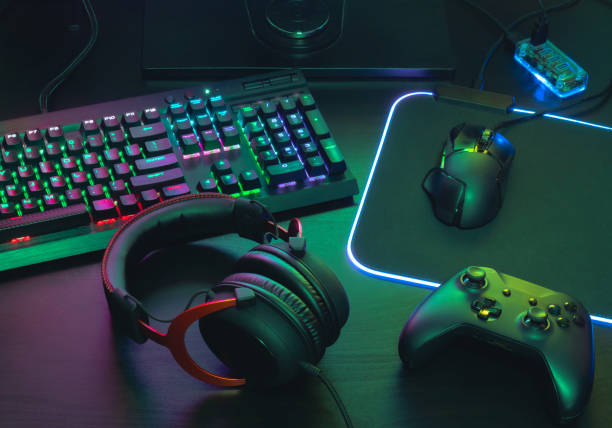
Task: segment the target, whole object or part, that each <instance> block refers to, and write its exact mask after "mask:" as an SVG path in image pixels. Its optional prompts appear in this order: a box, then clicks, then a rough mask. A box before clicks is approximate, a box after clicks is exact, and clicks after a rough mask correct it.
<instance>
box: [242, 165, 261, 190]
mask: <svg viewBox="0 0 612 428" xmlns="http://www.w3.org/2000/svg"><path fill="white" fill-rule="evenodd" d="M240 184H241V185H242V190H245V191H248V190H253V189H259V188H260V187H261V184H260V183H259V176H258V175H257V173H256V172H255V170H254V169H249V170H246V171H242V172H241V173H240Z"/></svg>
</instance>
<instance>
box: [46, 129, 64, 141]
mask: <svg viewBox="0 0 612 428" xmlns="http://www.w3.org/2000/svg"><path fill="white" fill-rule="evenodd" d="M45 138H46V139H47V141H49V142H53V141H58V142H61V141H64V131H63V129H62V127H61V126H57V125H56V126H50V127H48V128H47V129H46V130H45Z"/></svg>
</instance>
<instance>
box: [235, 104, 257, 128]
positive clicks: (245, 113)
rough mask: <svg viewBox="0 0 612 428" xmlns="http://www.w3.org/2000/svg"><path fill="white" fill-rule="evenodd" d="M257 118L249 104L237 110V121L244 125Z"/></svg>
mask: <svg viewBox="0 0 612 428" xmlns="http://www.w3.org/2000/svg"><path fill="white" fill-rule="evenodd" d="M256 120H257V111H256V110H255V109H254V108H253V107H251V106H244V107H241V108H240V110H238V122H239V123H240V124H241V125H242V126H243V127H244V126H246V124H247V123H249V122H254V121H256Z"/></svg>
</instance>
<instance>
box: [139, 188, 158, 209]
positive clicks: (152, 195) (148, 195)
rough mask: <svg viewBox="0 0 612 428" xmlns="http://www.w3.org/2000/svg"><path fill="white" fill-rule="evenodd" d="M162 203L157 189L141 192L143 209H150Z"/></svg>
mask: <svg viewBox="0 0 612 428" xmlns="http://www.w3.org/2000/svg"><path fill="white" fill-rule="evenodd" d="M159 201H160V199H159V195H158V194H157V191H156V190H155V189H148V190H143V191H142V192H140V203H141V204H142V207H143V208H148V207H150V206H151V205H155V204H156V203H158V202H159Z"/></svg>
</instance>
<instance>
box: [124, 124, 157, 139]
mask: <svg viewBox="0 0 612 428" xmlns="http://www.w3.org/2000/svg"><path fill="white" fill-rule="evenodd" d="M128 134H129V136H130V139H131V140H132V141H134V142H140V141H146V140H155V139H156V138H165V137H166V136H167V134H166V128H165V127H164V124H163V123H162V122H154V123H150V124H148V125H141V126H132V127H131V128H130V129H129V132H128Z"/></svg>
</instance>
